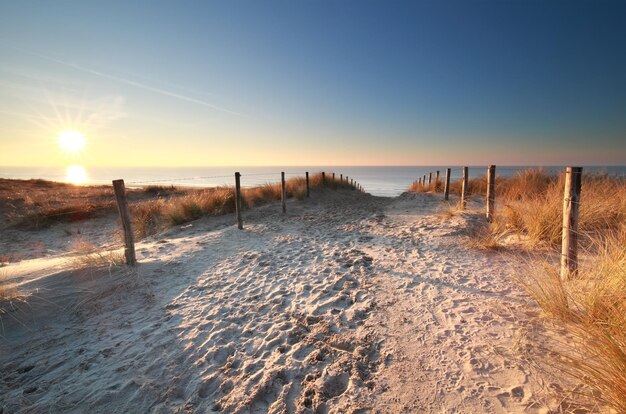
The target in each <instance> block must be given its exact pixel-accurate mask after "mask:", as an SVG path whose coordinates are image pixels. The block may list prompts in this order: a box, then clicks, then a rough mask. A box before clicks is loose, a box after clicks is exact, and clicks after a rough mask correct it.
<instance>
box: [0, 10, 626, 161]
mask: <svg viewBox="0 0 626 414" xmlns="http://www.w3.org/2000/svg"><path fill="white" fill-rule="evenodd" d="M0 1H1V2H0V165H13V166H15V165H26V166H47V165H50V166H53V165H66V164H68V163H74V162H76V159H77V158H79V159H80V163H82V164H85V165H88V166H97V165H101V166H129V165H137V166H158V165H167V166H177V165H188V166H202V165H220V166H221V165H427V164H445V165H450V164H475V165H479V164H487V163H496V164H522V165H541V164H552V165H554V164H570V163H573V164H583V165H590V164H591V165H611V164H613V165H616V164H626V2H610V1H582V2H578V1H563V2H551V1H471V0H467V1H462V2H453V1H427V2H420V1H410V2H399V1H382V0H381V1H367V0H364V1H363V0H359V1H348V0H335V1H324V0H315V1H313V0H301V1H292V0H289V1H237V0H235V1H219V2H215V1H163V2H158V1H145V2H142V1H119V2H118V1H113V0H107V1H98V2H96V1H83V0H80V1H62V0H58V1H48V0H46V1H40V2H38V1H27V0H24V1H9V0H0ZM66 129H72V130H77V131H79V132H80V133H82V134H84V136H85V137H86V146H85V148H84V149H83V150H82V151H81V152H80V153H78V154H72V153H71V152H68V151H63V150H62V149H61V148H60V147H59V145H58V135H59V133H60V132H61V131H63V130H66Z"/></svg>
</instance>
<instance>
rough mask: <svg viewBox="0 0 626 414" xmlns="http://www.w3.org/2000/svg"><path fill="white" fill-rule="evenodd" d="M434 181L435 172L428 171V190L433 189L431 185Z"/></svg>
mask: <svg viewBox="0 0 626 414" xmlns="http://www.w3.org/2000/svg"><path fill="white" fill-rule="evenodd" d="M432 182H433V173H431V172H429V173H428V191H430V190H431V186H430V185H431V184H432Z"/></svg>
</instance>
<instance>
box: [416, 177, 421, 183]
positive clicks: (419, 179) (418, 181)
mask: <svg viewBox="0 0 626 414" xmlns="http://www.w3.org/2000/svg"><path fill="white" fill-rule="evenodd" d="M417 183H418V184H419V185H422V177H420V178H418V179H417Z"/></svg>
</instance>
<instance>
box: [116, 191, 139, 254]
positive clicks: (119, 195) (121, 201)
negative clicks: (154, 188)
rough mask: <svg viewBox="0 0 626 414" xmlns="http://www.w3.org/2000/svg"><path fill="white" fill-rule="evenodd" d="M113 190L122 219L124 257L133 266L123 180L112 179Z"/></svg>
mask: <svg viewBox="0 0 626 414" xmlns="http://www.w3.org/2000/svg"><path fill="white" fill-rule="evenodd" d="M113 190H114V191H115V199H116V200H117V209H118V211H119V212H120V219H121V220H122V230H124V256H125V257H126V264H127V265H129V266H134V265H135V264H137V258H136V256H135V239H134V237H133V228H132V226H131V223H130V212H129V211H128V200H127V199H126V187H125V186H124V180H113Z"/></svg>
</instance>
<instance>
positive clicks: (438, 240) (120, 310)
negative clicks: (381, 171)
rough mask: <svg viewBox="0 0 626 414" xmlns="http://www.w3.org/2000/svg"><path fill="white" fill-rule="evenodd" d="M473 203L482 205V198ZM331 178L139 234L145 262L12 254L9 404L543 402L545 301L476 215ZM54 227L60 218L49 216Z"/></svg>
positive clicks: (8, 272) (357, 407)
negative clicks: (81, 262) (485, 242)
mask: <svg viewBox="0 0 626 414" xmlns="http://www.w3.org/2000/svg"><path fill="white" fill-rule="evenodd" d="M476 205H477V206H478V203H477V204H476ZM442 206H443V202H442V198H441V195H432V194H409V193H405V194H403V195H402V196H399V197H396V198H382V197H373V196H370V195H367V194H363V193H359V192H355V191H327V190H319V191H318V192H316V193H315V194H313V195H312V197H311V199H308V200H304V201H298V200H289V202H288V210H287V211H288V212H287V214H286V215H283V214H281V213H280V206H279V204H269V205H266V206H263V207H260V208H257V209H253V210H250V211H248V212H246V214H245V215H244V223H245V224H244V226H245V227H244V230H243V231H239V230H238V229H237V227H236V225H235V224H234V223H233V221H234V220H233V217H232V216H230V215H228V216H222V217H209V218H204V219H201V220H197V221H194V222H192V223H189V224H187V225H183V226H179V227H176V228H172V229H170V230H168V231H166V232H164V233H161V234H159V235H157V236H154V237H151V238H148V239H146V240H144V241H142V242H140V243H139V244H138V245H137V255H138V259H139V261H140V265H139V266H138V267H137V268H136V269H131V270H129V269H127V268H125V267H116V268H112V269H100V270H94V269H83V270H67V268H68V266H67V260H69V259H68V258H67V256H63V255H61V256H54V255H52V256H48V257H42V258H37V259H31V260H23V261H21V262H19V263H16V264H10V265H8V266H5V267H3V268H2V269H1V270H2V271H3V272H4V276H3V277H4V279H5V282H6V281H11V280H12V281H15V282H17V283H18V284H19V289H20V290H21V291H23V292H27V293H28V298H27V300H26V302H23V303H17V304H16V305H15V308H14V309H12V310H10V311H9V312H7V313H6V314H5V315H2V338H1V339H0V350H1V352H0V370H1V371H2V374H3V375H2V382H0V395H2V402H1V404H0V407H2V409H3V412H6V413H14V412H77V413H78V412H85V411H89V412H102V413H105V412H106V413H111V412H120V413H121V412H227V413H265V412H271V413H306V412H311V413H313V412H315V413H323V412H329V413H345V412H355V413H356V412H376V413H392V412H393V413H396V412H407V413H410V412H433V413H435V412H436V413H439V412H465V413H467V412H494V413H504V412H548V407H550V408H553V409H554V408H558V407H555V406H554V404H555V402H554V400H553V399H552V397H551V396H549V395H548V393H546V392H545V391H546V389H561V386H560V385H559V384H553V383H549V382H547V381H548V380H547V379H544V378H541V377H540V376H538V375H539V374H537V373H536V372H535V373H533V370H532V369H531V366H529V364H527V363H526V362H525V359H524V358H523V356H524V352H523V347H524V341H525V337H526V335H528V332H529V329H530V327H532V325H533V323H534V322H535V321H536V319H537V318H538V311H537V309H536V306H535V305H533V304H532V303H531V301H530V299H529V298H528V297H527V296H526V294H525V293H523V291H522V289H521V288H519V287H518V286H517V285H516V283H515V281H514V280H513V276H512V275H513V273H514V269H513V268H512V266H511V264H510V263H511V261H510V260H509V259H508V258H507V256H506V255H504V254H500V253H494V252H481V251H476V250H472V249H469V248H468V247H467V246H466V243H465V241H464V240H465V239H464V238H465V232H466V229H467V228H468V226H471V222H472V221H473V220H474V221H476V220H479V219H481V218H482V217H481V218H479V216H478V214H479V213H478V212H475V213H471V211H470V213H468V214H465V215H456V216H453V217H451V218H443V217H442V215H441V214H440V211H441V209H442ZM47 231H48V232H54V231H55V230H54V228H52V229H49V230H47Z"/></svg>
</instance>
